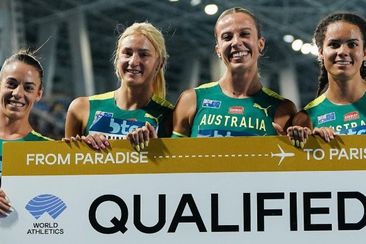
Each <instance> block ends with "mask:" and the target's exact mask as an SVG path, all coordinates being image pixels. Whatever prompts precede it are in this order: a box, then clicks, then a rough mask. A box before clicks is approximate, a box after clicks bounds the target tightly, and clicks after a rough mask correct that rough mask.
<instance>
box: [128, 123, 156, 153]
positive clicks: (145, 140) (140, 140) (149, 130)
mask: <svg viewBox="0 0 366 244" xmlns="http://www.w3.org/2000/svg"><path fill="white" fill-rule="evenodd" d="M151 138H158V135H157V134H156V131H155V128H154V126H152V125H151V124H150V123H149V122H146V124H145V126H143V127H141V128H137V129H136V130H134V131H133V132H131V133H128V135H127V140H128V141H129V142H130V143H131V145H132V146H133V148H135V150H136V151H138V152H139V151H140V150H142V149H144V148H145V147H148V146H149V140H150V139H151Z"/></svg>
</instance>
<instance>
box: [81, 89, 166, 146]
mask: <svg viewBox="0 0 366 244" xmlns="http://www.w3.org/2000/svg"><path fill="white" fill-rule="evenodd" d="M89 103H90V111H89V119H88V123H87V126H86V129H85V131H84V134H85V135H87V134H92V133H102V134H104V135H105V136H107V138H108V139H118V138H124V137H125V136H126V135H127V134H128V133H129V132H131V131H133V130H134V129H135V128H139V127H142V126H144V125H145V123H146V122H149V123H150V124H151V125H152V126H154V127H155V128H157V130H158V136H159V137H170V136H171V135H170V134H167V133H166V129H165V128H160V127H164V126H165V124H166V123H167V120H168V119H170V118H171V115H172V111H173V106H172V105H171V104H170V103H169V102H168V101H166V100H165V99H162V98H159V97H156V96H153V97H152V99H151V100H150V102H149V103H148V104H147V105H146V106H145V107H143V108H141V109H136V110H123V109H120V108H119V107H117V105H116V102H115V99H114V92H113V91H112V92H107V93H103V94H100V95H95V96H91V97H89Z"/></svg>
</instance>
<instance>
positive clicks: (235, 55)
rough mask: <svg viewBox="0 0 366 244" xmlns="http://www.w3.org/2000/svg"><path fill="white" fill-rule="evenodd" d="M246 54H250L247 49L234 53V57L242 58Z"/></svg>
mask: <svg viewBox="0 0 366 244" xmlns="http://www.w3.org/2000/svg"><path fill="white" fill-rule="evenodd" d="M245 55H248V52H247V51H245V52H236V53H234V54H233V58H240V57H243V56H245Z"/></svg>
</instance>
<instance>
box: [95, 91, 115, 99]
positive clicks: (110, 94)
mask: <svg viewBox="0 0 366 244" xmlns="http://www.w3.org/2000/svg"><path fill="white" fill-rule="evenodd" d="M112 97H114V91H110V92H106V93H102V94H97V95H93V96H90V97H89V100H102V99H107V98H112Z"/></svg>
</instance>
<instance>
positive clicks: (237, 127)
mask: <svg viewBox="0 0 366 244" xmlns="http://www.w3.org/2000/svg"><path fill="white" fill-rule="evenodd" d="M195 92H196V99H197V105H196V106H197V107H196V115H195V118H194V121H193V126H192V130H191V131H192V132H191V137H226V136H265V135H277V132H276V130H275V129H274V128H273V126H272V122H273V121H274V116H275V112H276V110H277V108H278V106H279V104H280V103H281V102H282V101H283V100H284V98H283V97H281V96H280V95H278V94H277V93H275V92H273V91H272V90H270V89H268V88H262V89H261V90H260V91H258V92H257V93H256V94H254V95H253V96H251V97H248V98H232V97H228V96H227V95H225V94H224V93H223V91H222V90H221V87H220V85H219V83H218V82H211V83H207V84H204V85H201V86H199V87H197V88H195Z"/></svg>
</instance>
